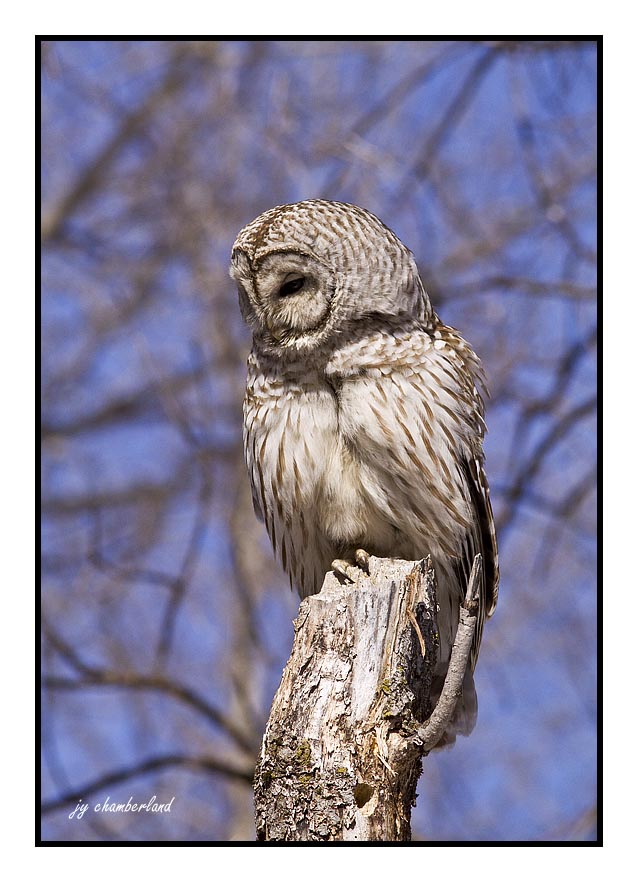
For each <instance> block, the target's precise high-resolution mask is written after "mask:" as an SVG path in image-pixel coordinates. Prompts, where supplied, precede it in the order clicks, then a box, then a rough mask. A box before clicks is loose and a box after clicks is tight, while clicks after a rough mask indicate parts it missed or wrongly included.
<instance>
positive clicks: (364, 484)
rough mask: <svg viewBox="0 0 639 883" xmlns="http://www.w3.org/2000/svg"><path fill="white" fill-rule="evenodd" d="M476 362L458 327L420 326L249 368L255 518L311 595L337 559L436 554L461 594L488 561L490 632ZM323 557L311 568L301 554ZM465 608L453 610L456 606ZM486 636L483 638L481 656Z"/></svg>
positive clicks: (491, 539) (492, 557)
mask: <svg viewBox="0 0 639 883" xmlns="http://www.w3.org/2000/svg"><path fill="white" fill-rule="evenodd" d="M481 380H482V375H481V367H480V364H479V361H478V359H477V357H476V356H475V354H474V353H473V351H472V350H471V348H470V347H469V346H468V344H467V343H466V342H465V341H463V340H462V339H461V338H460V337H459V335H458V334H457V332H456V331H454V329H451V328H448V327H446V326H443V325H441V324H436V325H435V326H433V327H430V328H425V327H423V326H420V325H418V324H417V323H414V322H413V323H409V325H408V327H407V328H405V329H404V330H403V331H402V330H400V329H399V328H392V329H384V328H382V327H380V328H379V329H378V330H376V331H374V332H373V333H371V334H367V335H366V336H362V335H355V336H354V337H353V338H352V339H347V340H345V341H344V343H343V344H342V346H340V347H339V348H337V349H335V350H334V351H333V352H332V353H331V354H330V355H329V356H328V357H326V358H325V359H324V360H323V361H322V362H320V363H317V364H309V363H308V362H300V363H299V364H297V365H295V364H288V365H287V366H286V368H285V369H284V370H283V369H282V366H281V365H279V366H274V365H272V364H268V365H267V364H265V363H264V361H263V359H261V358H260V356H259V354H258V353H257V352H255V353H254V354H253V355H252V357H251V359H250V361H249V384H248V387H247V395H246V399H245V450H246V455H247V462H248V467H249V472H250V474H251V479H252V485H253V489H254V500H255V503H256V508H257V509H258V510H259V511H260V512H261V513H262V516H263V518H264V520H265V522H266V526H267V530H268V532H269V535H270V537H271V542H272V543H273V546H274V548H275V549H276V553H277V554H278V556H279V557H280V558H281V560H282V563H283V565H284V568H285V570H287V572H288V573H289V576H290V577H291V580H292V582H294V583H296V584H297V586H298V588H299V589H300V592H301V594H303V595H306V594H310V593H312V592H315V591H319V588H320V587H321V579H322V577H323V573H324V572H325V571H326V570H327V569H328V568H329V567H330V561H331V560H332V558H334V557H337V556H338V555H343V554H347V553H348V551H350V550H352V549H354V548H355V547H356V546H362V547H363V548H366V549H367V550H368V551H369V552H371V553H373V554H378V555H382V556H384V555H395V556H397V557H407V558H411V559H412V558H419V557H422V556H423V555H425V554H427V553H431V554H432V555H433V556H434V557H435V558H440V559H442V560H446V561H447V562H448V564H449V565H451V566H452V567H453V568H454V570H455V573H456V574H457V579H456V583H457V585H458V592H457V594H458V595H459V596H461V594H462V593H463V591H464V587H465V580H466V579H467V577H468V574H469V573H470V567H471V566H472V561H473V558H474V555H475V554H476V553H477V552H481V553H482V555H483V558H484V580H483V587H482V599H481V600H482V603H481V617H480V619H481V621H482V623H483V617H484V615H490V613H491V612H492V610H493V609H494V605H495V602H496V597H497V584H498V569H497V550H496V541H495V532H494V525H493V518H492V510H491V507H490V500H489V496H488V488H487V483H486V479H485V475H484V469H483V452H482V439H483V434H484V420H483V403H482V399H481V396H480V394H479V392H478V390H477V384H478V383H481ZM309 542H310V543H311V544H315V545H316V547H317V552H316V556H315V557H316V558H319V559H320V560H319V561H317V560H314V561H311V560H310V557H309V554H308V553H307V552H304V551H303V550H304V549H307V548H308V544H309ZM458 600H459V598H456V603H458ZM480 637H481V626H480V629H479V634H478V636H477V641H476V644H477V649H478V645H479V640H480Z"/></svg>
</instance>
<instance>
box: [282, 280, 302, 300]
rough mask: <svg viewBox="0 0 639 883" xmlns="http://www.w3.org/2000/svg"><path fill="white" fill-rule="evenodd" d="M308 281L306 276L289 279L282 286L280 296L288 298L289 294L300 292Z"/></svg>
mask: <svg viewBox="0 0 639 883" xmlns="http://www.w3.org/2000/svg"><path fill="white" fill-rule="evenodd" d="M305 281H306V279H305V278H304V276H296V277H295V278H294V279H289V280H288V281H287V282H285V283H284V284H283V285H281V286H280V290H279V291H278V294H279V295H280V297H286V295H287V294H295V292H296V291H299V290H300V288H301V287H302V286H303V285H304V282H305Z"/></svg>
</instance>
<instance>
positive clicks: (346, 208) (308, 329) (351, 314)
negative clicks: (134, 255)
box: [230, 199, 431, 352]
mask: <svg viewBox="0 0 639 883" xmlns="http://www.w3.org/2000/svg"><path fill="white" fill-rule="evenodd" d="M230 272H231V276H232V277H233V279H235V281H236V283H237V286H238V292H239V298H240V309H241V311H242V315H243V317H244V319H245V320H246V322H247V323H248V324H249V325H250V326H251V328H252V330H253V335H254V337H256V338H259V339H261V340H262V341H263V342H264V343H266V345H268V346H269V347H270V348H274V349H279V350H280V351H281V350H292V351H293V352H304V351H309V350H312V349H314V348H316V347H317V346H318V345H320V344H321V343H323V342H324V341H327V340H330V338H331V337H332V336H333V335H334V334H335V333H336V332H337V331H338V330H339V331H343V330H344V329H345V328H348V327H349V326H352V325H354V324H356V323H358V322H359V321H361V320H362V319H364V318H366V317H370V316H372V315H375V316H378V317H384V316H388V317H389V318H390V317H392V318H393V319H396V318H397V317H398V316H407V317H411V318H413V319H420V320H423V319H425V318H427V317H428V315H429V314H430V312H431V309H430V304H429V302H428V298H427V296H426V293H425V291H424V287H423V285H422V283H421V280H420V278H419V273H418V271H417V267H416V265H415V260H414V258H413V256H412V254H411V252H410V251H409V250H408V249H407V248H406V247H405V246H404V245H403V244H402V243H401V242H400V240H399V239H398V238H397V236H395V234H394V233H393V232H392V231H391V230H389V229H388V227H386V226H385V225H384V224H382V222H381V221H380V220H379V219H378V218H376V217H375V215H372V214H371V213H370V212H368V211H366V210H365V209H361V208H358V207H357V206H355V205H348V204H346V203H342V202H330V201H328V200H323V199H309V200H305V201H304V202H297V203H294V204H293V205H283V206H276V207H275V208H273V209H271V210H270V211H267V212H265V213H264V214H262V215H260V216H259V217H258V218H256V219H255V220H254V221H253V222H252V223H250V224H248V225H247V226H246V227H244V229H243V230H241V231H240V233H239V235H238V237H237V239H236V240H235V244H234V246H233V251H232V256H231V268H230Z"/></svg>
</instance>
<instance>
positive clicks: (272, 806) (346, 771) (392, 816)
mask: <svg viewBox="0 0 639 883" xmlns="http://www.w3.org/2000/svg"><path fill="white" fill-rule="evenodd" d="M369 569H370V576H368V575H366V574H365V573H364V572H363V571H359V570H358V569H355V568H354V569H353V577H354V582H353V583H347V584H341V583H340V582H339V581H338V579H337V577H336V576H335V575H334V574H332V573H331V574H327V576H326V579H325V581H324V585H323V587H322V591H321V592H320V593H319V594H318V595H313V596H311V597H310V598H306V599H305V600H304V601H302V603H301V605H300V610H299V614H298V617H297V619H296V621H295V640H294V643H293V650H292V652H291V657H290V659H289V661H288V664H287V666H286V668H285V670H284V674H283V676H282V681H281V683H280V686H279V689H278V691H277V693H276V695H275V699H274V700H273V705H272V708H271V714H270V717H269V721H268V725H267V729H266V733H265V734H264V738H263V742H262V751H261V755H260V758H259V761H258V765H257V769H256V774H255V807H256V827H257V839H258V840H269V841H295V840H298V841H300V840H317V841H328V840H359V841H374V840H384V841H397V840H399V841H402V840H404V841H405V840H410V812H411V806H413V805H414V801H415V797H416V786H417V780H418V778H419V776H420V774H421V759H422V756H423V746H422V745H421V744H420V742H419V738H418V735H417V734H418V731H419V729H420V724H421V723H422V722H423V721H424V720H425V719H426V718H427V717H428V715H429V714H430V711H431V708H430V703H429V694H430V684H431V673H432V668H433V664H434V661H435V659H436V653H437V634H436V617H435V611H436V601H435V574H434V572H433V568H432V566H431V564H430V559H428V558H426V559H424V560H423V561H419V562H415V561H401V560H398V559H381V558H374V557H371V559H370V565H369Z"/></svg>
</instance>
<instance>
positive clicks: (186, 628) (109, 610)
mask: <svg viewBox="0 0 639 883" xmlns="http://www.w3.org/2000/svg"><path fill="white" fill-rule="evenodd" d="M41 49H42V53H41V62H42V218H41V236H42V372H43V373H42V515H43V526H42V565H43V612H44V628H43V654H42V658H43V669H44V680H43V683H44V691H45V692H44V703H43V710H44V714H43V740H42V741H43V792H44V793H43V807H44V809H45V811H46V815H45V821H44V828H43V832H44V837H45V838H47V839H60V840H87V839H89V840H96V841H107V840H131V841H146V840H149V841H150V840H174V841H181V840H182V841H198V840H219V841H226V840H252V839H253V838H254V828H253V820H252V805H251V788H250V779H251V770H252V767H253V764H254V761H255V759H256V757H257V753H258V749H259V740H260V737H261V734H262V732H263V729H264V723H265V720H266V717H267V714H268V709H269V705H270V702H271V699H272V696H273V694H274V692H275V689H276V687H277V684H278V681H279V678H280V675H281V671H282V668H283V665H284V663H285V661H286V659H287V657H288V654H289V651H290V647H291V642H292V634H293V632H292V625H291V621H292V619H293V617H294V616H295V614H296V611H297V600H296V598H295V597H294V596H293V595H292V594H291V593H290V592H289V590H288V587H287V584H286V581H285V579H284V578H283V576H282V574H281V573H280V572H279V570H278V568H277V566H276V565H275V563H274V562H273V560H272V556H271V552H270V548H269V546H268V542H267V540H266V536H265V531H264V530H263V526H262V525H261V524H259V523H258V522H257V521H256V519H255V517H254V515H253V511H252V505H251V496H250V491H249V487H248V480H247V477H246V475H245V469H244V465H243V462H242V443H241V401H242V395H243V385H244V377H245V358H246V354H247V351H248V347H249V336H248V332H247V330H246V329H245V328H244V326H243V324H242V322H241V319H240V316H239V310H238V307H237V301H236V293H235V291H234V288H233V286H232V284H231V283H230V280H229V278H228V275H227V263H228V257H229V251H230V247H231V245H232V242H233V240H234V238H235V235H236V233H237V232H238V230H239V229H240V228H241V227H242V226H243V225H244V224H245V223H247V222H248V221H250V220H251V219H252V218H254V217H255V216H257V215H258V214H259V213H260V212H262V211H264V210H265V209H267V208H269V207H271V206H273V205H276V204H281V203H286V202H293V201H295V200H298V199H303V198H306V197H311V196H324V197H328V198H331V199H339V200H343V201H346V202H354V203H357V204H359V205H362V206H364V207H366V208H368V209H370V210H371V211H373V212H374V213H375V214H377V215H379V217H381V218H382V220H383V221H384V222H385V223H387V224H388V225H389V226H390V227H391V228H392V229H393V230H395V231H396V232H397V234H398V235H399V236H400V237H401V238H402V240H403V241H404V242H406V243H407V245H408V246H409V247H410V248H411V249H412V250H413V251H414V252H415V255H416V258H417V261H418V263H419V266H420V268H421V271H422V274H423V278H424V281H425V283H426V285H427V288H428V289H429V293H430V296H431V299H432V300H433V302H434V304H435V306H436V308H437V310H438V311H439V312H440V314H441V316H442V318H443V319H444V321H446V322H447V323H449V324H452V325H454V326H456V327H458V328H459V329H460V331H461V332H462V334H463V335H464V336H465V337H467V338H468V339H469V340H470V341H471V343H472V345H473V347H474V348H475V349H476V351H477V352H478V353H479V354H480V356H481V358H482V360H483V362H484V365H485V368H486V373H487V376H488V379H489V386H490V389H491V393H492V399H491V400H490V402H489V403H488V409H487V423H488V427H489V435H488V437H487V457H488V472H489V477H490V481H491V487H492V488H493V502H494V508H495V510H496V516H497V521H498V524H499V526H500V539H501V548H500V560H501V563H502V574H503V576H502V589H501V598H500V604H499V607H498V610H497V614H496V616H495V618H494V620H492V621H491V622H490V623H489V624H488V626H487V628H486V631H485V637H484V647H483V650H482V658H481V660H480V663H479V668H478V671H477V687H478V693H479V704H480V709H479V723H478V726H477V728H476V730H475V732H474V733H473V735H472V737H471V738H470V739H468V740H458V742H457V745H456V746H455V748H454V750H453V751H450V752H444V753H441V754H440V755H438V756H435V755H433V756H432V757H431V758H430V759H429V764H428V768H427V770H426V772H425V773H424V775H425V776H426V777H427V780H428V781H427V782H426V783H425V786H424V789H423V790H424V797H423V799H420V800H418V805H417V808H416V809H415V811H414V814H413V834H414V836H415V838H416V839H437V840H444V839H449V840H464V839H468V838H469V837H470V838H472V839H477V840H482V839H493V840H515V839H524V840H536V839H545V840H565V839H578V840H588V839H592V838H593V837H594V831H595V826H596V805H595V782H596V770H595V762H596V761H595V758H596V749H595V719H596V718H595V715H596V711H595V701H596V698H595V697H596V660H595V658H594V654H593V653H592V652H591V650H590V648H591V647H592V646H593V645H594V641H595V636H596V619H595V617H596V596H595V587H594V574H595V572H596V568H595V561H596V551H597V550H596V431H595V428H596V397H595V388H596V345H597V301H596V290H597V278H596V265H595V256H596V244H597V240H596V162H597V157H596V150H595V146H596V124H597V105H596V100H597V98H596V93H597V90H596V66H597V48H596V45H595V44H593V43H589V42H587V41H583V40H547V39H546V40H538V41H535V40H523V41H503V40H480V41H417V40H415V41H397V40H344V41H332V40H327V41H313V40H310V41H277V40H259V41H254V40H237V41H228V40H227V41H208V40H181V41H171V40H160V41H154V40H148V41H145V40H142V41H127V40H118V41H93V42H91V41H88V42H87V41H77V42H76V41H65V40H61V41H47V42H44V43H43V44H42V47H41ZM540 565H541V566H542V568H541V570H540V569H539V568H540ZM540 573H543V580H542V581H541V582H540V580H539V574H540ZM540 684H543V685H544V690H543V693H540V690H539V685H540ZM132 794H133V796H134V798H139V799H140V800H144V799H148V798H149V797H150V796H151V795H153V794H156V795H158V799H159V800H161V801H165V800H166V801H168V800H170V799H171V797H173V796H175V800H174V802H173V805H172V809H171V813H170V814H168V813H167V814H150V813H149V814H146V813H145V814H140V815H138V816H136V817H135V818H132V817H131V815H128V814H127V815H113V816H111V817H109V818H105V817H104V816H102V815H100V816H98V815H97V814H93V815H92V814H91V813H87V816H85V817H84V818H83V819H82V820H78V819H69V817H68V816H69V813H70V812H71V811H72V810H73V808H74V807H75V805H76V803H77V801H79V800H86V801H90V798H94V802H97V801H98V800H100V799H104V798H106V797H107V796H109V797H110V799H113V800H118V801H122V800H123V801H125V802H126V800H127V799H128V798H129V797H131V795H132Z"/></svg>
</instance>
